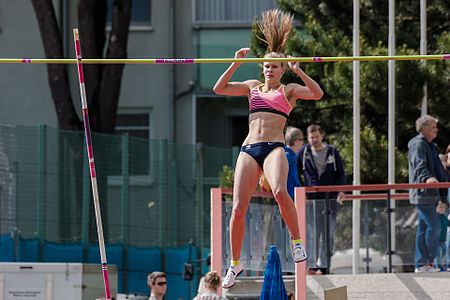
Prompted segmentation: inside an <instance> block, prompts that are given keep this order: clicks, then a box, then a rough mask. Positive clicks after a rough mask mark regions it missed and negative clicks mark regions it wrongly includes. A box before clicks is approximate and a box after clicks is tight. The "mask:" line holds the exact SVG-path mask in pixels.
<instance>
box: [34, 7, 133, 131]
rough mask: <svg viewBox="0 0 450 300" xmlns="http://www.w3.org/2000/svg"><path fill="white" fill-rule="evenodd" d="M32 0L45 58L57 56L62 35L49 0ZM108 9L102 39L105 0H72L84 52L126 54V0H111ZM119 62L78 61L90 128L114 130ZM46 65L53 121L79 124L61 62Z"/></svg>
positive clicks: (69, 125) (73, 126) (128, 15)
mask: <svg viewBox="0 0 450 300" xmlns="http://www.w3.org/2000/svg"><path fill="white" fill-rule="evenodd" d="M32 3H33V7H34V10H35V13H36V17H37V20H38V24H39V30H40V32H41V36H42V41H43V44H44V51H45V56H46V58H63V44H62V37H61V32H60V29H59V28H58V23H57V20H56V15H55V10H54V7H53V4H52V1H51V0H32ZM111 11H112V23H111V31H110V32H109V37H108V43H106V21H107V12H108V6H107V1H106V0H79V1H78V22H79V29H80V42H81V50H82V54H83V57H84V58H102V57H104V58H126V57H127V44H128V32H129V25H130V18H131V0H114V1H113V2H112V7H111ZM105 47H106V50H105ZM103 53H105V55H103ZM123 68H124V65H123V64H120V65H112V64H111V65H110V64H108V65H85V66H84V72H85V78H86V94H87V100H88V108H89V111H90V115H89V117H90V125H91V127H92V130H93V131H97V132H103V133H113V132H114V127H115V121H116V113H117V105H118V100H119V94H120V84H121V80H122V73H123ZM47 71H48V81H49V85H50V89H51V94H52V98H53V103H54V106H55V110H56V114H57V116H58V124H59V127H60V128H61V129H69V130H80V129H81V128H82V126H81V121H80V118H79V117H78V115H77V113H76V109H75V108H74V106H73V102H72V96H71V94H70V84H69V80H68V75H67V68H66V66H65V65H58V64H49V65H47ZM100 108H101V109H100Z"/></svg>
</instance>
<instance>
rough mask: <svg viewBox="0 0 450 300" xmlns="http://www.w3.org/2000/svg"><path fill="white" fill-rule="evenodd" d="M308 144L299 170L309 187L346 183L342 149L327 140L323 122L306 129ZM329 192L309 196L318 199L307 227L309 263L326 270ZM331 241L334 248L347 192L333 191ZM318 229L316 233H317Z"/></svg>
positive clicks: (301, 153)
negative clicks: (340, 213)
mask: <svg viewBox="0 0 450 300" xmlns="http://www.w3.org/2000/svg"><path fill="white" fill-rule="evenodd" d="M306 135H307V139H308V144H306V145H304V146H303V147H302V149H301V150H300V153H299V159H298V164H299V165H298V169H299V170H300V173H301V174H302V176H303V179H304V184H305V186H321V185H344V184H345V171H344V164H343V163H342V159H341V156H340V155H339V151H338V150H337V149H336V148H335V147H334V146H333V145H329V144H327V143H324V141H323V138H324V136H323V132H322V130H321V128H320V126H319V125H315V124H313V125H310V126H308V128H307V130H306ZM325 197H326V195H325V193H312V194H311V195H308V198H309V199H317V200H314V201H312V203H311V204H309V205H308V212H307V226H308V233H309V234H308V240H307V241H308V243H307V249H308V251H307V252H308V253H309V259H308V266H310V267H311V268H315V267H316V266H317V267H318V268H320V269H322V270H321V271H320V272H318V273H317V274H321V273H323V272H324V271H325V270H326V267H329V266H327V265H326V263H327V247H326V243H327V241H326V240H325V231H326V228H325V218H326V217H327V215H326V203H325V201H324V200H325ZM328 197H329V199H330V215H329V229H330V231H329V243H330V249H333V233H334V230H335V229H336V215H337V211H338V203H340V204H342V201H343V199H344V197H345V195H344V193H342V192H341V193H339V194H338V193H329V195H328ZM314 232H315V235H314V234H313V233H314Z"/></svg>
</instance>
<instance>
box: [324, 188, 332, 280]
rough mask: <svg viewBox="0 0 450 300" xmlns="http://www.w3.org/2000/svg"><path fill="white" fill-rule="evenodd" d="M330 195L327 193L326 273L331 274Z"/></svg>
mask: <svg viewBox="0 0 450 300" xmlns="http://www.w3.org/2000/svg"><path fill="white" fill-rule="evenodd" d="M330 214H331V209H330V193H329V192H326V193H325V243H326V244H325V245H326V258H327V266H326V273H327V274H330V263H331V243H330V241H331V238H330V237H331V234H330Z"/></svg>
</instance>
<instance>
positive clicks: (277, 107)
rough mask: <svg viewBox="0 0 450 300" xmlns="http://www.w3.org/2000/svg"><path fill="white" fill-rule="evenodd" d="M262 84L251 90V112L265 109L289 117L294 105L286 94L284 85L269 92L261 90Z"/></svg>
mask: <svg viewBox="0 0 450 300" xmlns="http://www.w3.org/2000/svg"><path fill="white" fill-rule="evenodd" d="M261 86H262V84H261V85H258V86H256V87H254V88H252V89H251V91H250V99H249V106H250V114H252V113H255V112H260V111H264V112H271V113H275V114H279V115H282V116H284V117H285V118H286V119H287V117H288V116H289V113H290V112H291V110H292V107H291V105H290V104H289V101H288V100H287V98H286V95H285V94H284V85H281V86H280V87H279V88H278V90H276V91H274V92H269V93H264V92H261V91H260V89H259V88H260V87H261Z"/></svg>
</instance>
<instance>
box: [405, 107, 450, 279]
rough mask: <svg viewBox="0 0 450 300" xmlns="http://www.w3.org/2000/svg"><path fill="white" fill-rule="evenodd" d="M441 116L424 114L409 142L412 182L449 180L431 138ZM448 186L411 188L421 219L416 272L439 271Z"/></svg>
mask: <svg viewBox="0 0 450 300" xmlns="http://www.w3.org/2000/svg"><path fill="white" fill-rule="evenodd" d="M437 123H438V119H436V118H434V117H432V116H430V115H425V116H422V117H420V118H418V119H417V120H416V130H417V132H418V135H416V136H415V137H414V138H412V139H411V140H410V141H409V143H408V161H409V163H408V165H409V183H412V184H413V183H436V182H443V181H446V175H445V171H444V168H443V166H442V163H441V161H440V159H439V154H438V153H439V151H438V148H437V146H436V144H434V143H433V142H432V141H433V140H434V139H435V138H436V137H437V133H438V128H437ZM446 193H447V190H444V189H442V190H438V189H410V190H409V197H410V203H411V204H413V205H415V206H416V209H417V212H418V216H419V220H418V225H417V231H416V245H415V257H414V262H415V272H416V273H425V272H427V273H432V272H439V271H440V270H439V268H435V267H433V262H434V259H435V257H436V251H437V248H438V244H439V236H440V234H441V222H440V221H439V215H438V212H442V211H443V210H445V204H446V203H447V195H446Z"/></svg>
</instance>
